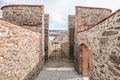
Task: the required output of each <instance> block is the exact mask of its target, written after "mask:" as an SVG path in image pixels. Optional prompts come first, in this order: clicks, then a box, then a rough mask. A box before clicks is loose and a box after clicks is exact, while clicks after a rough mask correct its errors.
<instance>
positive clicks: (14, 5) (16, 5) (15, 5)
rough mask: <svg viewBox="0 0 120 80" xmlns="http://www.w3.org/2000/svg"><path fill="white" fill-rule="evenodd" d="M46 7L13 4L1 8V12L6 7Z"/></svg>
mask: <svg viewBox="0 0 120 80" xmlns="http://www.w3.org/2000/svg"><path fill="white" fill-rule="evenodd" d="M19 6H22V7H44V5H29V4H12V5H5V6H3V7H1V10H2V9H3V8H5V7H19Z"/></svg>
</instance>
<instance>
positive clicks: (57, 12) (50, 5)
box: [1, 0, 120, 30]
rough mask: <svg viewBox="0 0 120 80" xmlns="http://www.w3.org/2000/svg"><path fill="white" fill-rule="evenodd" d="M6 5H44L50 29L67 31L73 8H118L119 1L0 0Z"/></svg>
mask: <svg viewBox="0 0 120 80" xmlns="http://www.w3.org/2000/svg"><path fill="white" fill-rule="evenodd" d="M1 1H3V2H5V3H8V4H37V5H38V4H44V5H45V12H46V13H49V14H50V29H57V30H58V29H68V24H67V23H68V20H67V19H68V15H70V14H72V15H74V14H75V6H92V7H105V8H109V9H112V10H113V11H115V10H117V9H119V8H120V0H1Z"/></svg>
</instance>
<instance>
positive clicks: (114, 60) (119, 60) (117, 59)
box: [110, 55, 120, 65]
mask: <svg viewBox="0 0 120 80" xmlns="http://www.w3.org/2000/svg"><path fill="white" fill-rule="evenodd" d="M110 61H111V62H112V63H114V64H117V65H119V64H120V56H116V55H110Z"/></svg>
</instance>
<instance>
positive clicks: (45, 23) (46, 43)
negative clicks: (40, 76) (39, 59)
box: [44, 14, 49, 60]
mask: <svg viewBox="0 0 120 80" xmlns="http://www.w3.org/2000/svg"><path fill="white" fill-rule="evenodd" d="M44 29H45V30H44V36H45V37H44V41H45V42H44V50H45V60H48V41H49V38H48V37H49V14H45V15H44Z"/></svg>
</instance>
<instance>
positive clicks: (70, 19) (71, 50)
mask: <svg viewBox="0 0 120 80" xmlns="http://www.w3.org/2000/svg"><path fill="white" fill-rule="evenodd" d="M68 28H69V29H68V30H69V58H73V54H74V33H75V16H74V15H69V16H68Z"/></svg>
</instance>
